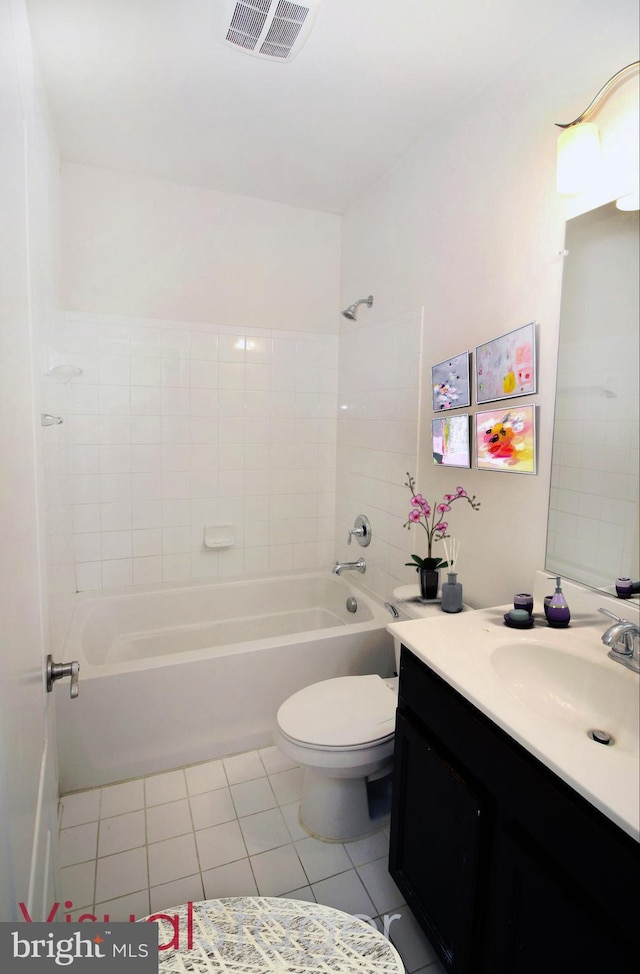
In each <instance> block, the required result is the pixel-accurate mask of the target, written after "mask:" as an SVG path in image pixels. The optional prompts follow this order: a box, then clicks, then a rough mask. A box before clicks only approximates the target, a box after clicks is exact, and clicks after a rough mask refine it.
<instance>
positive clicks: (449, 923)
mask: <svg viewBox="0 0 640 974" xmlns="http://www.w3.org/2000/svg"><path fill="white" fill-rule="evenodd" d="M481 812H482V808H481V804H480V801H479V799H478V797H477V796H476V795H475V794H474V792H473V789H472V788H471V787H470V785H469V783H468V781H466V780H465V776H464V773H463V772H462V771H461V770H459V769H457V768H454V767H452V766H451V764H450V763H449V762H448V761H447V760H446V759H445V758H444V757H443V756H442V754H441V753H438V751H437V750H436V747H435V746H434V744H433V743H432V742H431V741H430V740H429V739H428V738H427V737H425V736H424V734H423V732H422V731H421V730H419V729H418V728H417V727H416V726H415V725H414V724H412V723H411V722H410V721H408V720H407V719H406V718H405V717H404V716H403V715H402V714H398V716H397V721H396V742H395V752H394V773H393V808H392V814H391V846H390V858H389V869H390V872H391V875H392V876H393V878H394V879H395V881H396V883H397V884H398V886H399V888H400V890H401V891H402V892H403V893H404V895H405V897H406V900H407V903H408V904H409V906H410V907H411V909H412V911H413V913H414V914H415V916H416V918H417V919H418V921H419V923H420V924H421V926H422V927H423V929H424V930H425V932H426V934H427V936H428V937H429V939H430V941H431V943H432V944H433V946H434V948H435V949H436V950H437V951H438V953H439V954H440V957H441V959H442V961H443V963H444V965H445V967H446V969H447V970H448V971H451V972H455V974H462V972H467V971H469V972H470V971H472V970H473V967H472V959H473V955H474V937H473V931H474V914H473V903H474V899H475V897H476V887H477V880H478V876H477V872H478V836H479V829H480V827H481V823H480V817H481ZM476 970H477V968H476Z"/></svg>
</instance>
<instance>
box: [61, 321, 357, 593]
mask: <svg viewBox="0 0 640 974" xmlns="http://www.w3.org/2000/svg"><path fill="white" fill-rule="evenodd" d="M60 341H61V342H63V341H64V342H65V344H67V346H69V342H71V343H73V342H76V343H77V344H78V354H82V355H84V364H85V367H86V368H85V374H84V376H83V377H82V378H83V382H82V383H81V384H80V385H77V386H76V387H75V388H70V389H69V390H68V391H69V394H70V403H71V407H70V410H69V412H70V415H69V426H68V436H69V440H70V441H71V442H72V443H73V444H74V452H73V454H72V455H71V460H70V462H71V464H72V467H71V472H72V477H71V479H70V480H69V485H70V488H71V491H70V500H71V501H72V502H73V504H74V512H73V513H74V517H73V521H72V520H71V519H70V522H69V523H70V525H72V528H73V530H74V531H75V532H76V534H77V536H78V537H77V541H76V545H75V550H76V561H77V568H78V577H77V581H76V584H77V585H78V587H80V588H82V589H83V590H87V589H90V588H92V587H100V586H101V585H104V586H105V587H107V586H113V585H116V584H118V585H120V584H131V583H132V582H133V583H134V584H142V583H148V582H153V581H155V580H157V579H158V578H160V577H162V578H163V579H176V578H184V577H188V575H189V574H193V575H194V576H196V577H215V576H217V575H219V574H223V575H229V574H234V573H238V572H239V573H242V572H244V571H250V572H255V571H267V570H271V571H279V570H291V569H293V568H294V567H308V566H313V565H314V564H315V563H316V562H317V561H318V557H317V551H316V546H317V545H318V544H323V545H326V543H327V542H326V541H322V538H324V536H325V535H326V534H327V533H328V525H329V522H330V518H331V515H332V512H333V503H334V495H333V485H334V474H333V466H334V463H335V449H336V389H337V376H338V371H337V362H338V339H337V336H335V335H324V336H323V335H307V334H305V333H295V332H285V331H282V332H271V331H270V330H268V329H264V330H261V329H259V328H252V330H251V334H250V335H249V334H248V333H245V331H244V329H242V328H235V327H231V328H230V327H226V326H222V325H220V326H217V325H214V324H198V325H191V324H189V323H186V322H184V323H183V322H177V323H176V322H172V323H169V322H159V321H153V320H150V319H148V320H145V319H133V318H128V319H119V318H117V317H116V316H106V315H105V316H101V315H83V314H81V313H76V314H74V315H72V316H68V315H67V316H65V318H64V320H63V321H62V323H61V329H60ZM296 389H297V390H298V391H297V392H296ZM296 417H297V418H296ZM321 417H323V418H321ZM318 444H322V445H323V446H324V449H323V450H319V447H318ZM278 498H280V499H279V500H278ZM319 510H320V511H321V512H322V514H323V518H325V520H323V522H322V524H323V527H322V529H321V530H320V529H319V527H318V525H319V523H320V522H317V520H316V513H317V512H318V511H319ZM271 517H274V518H275V521H274V523H273V524H272V525H271V526H270V524H269V521H270V518H271ZM220 518H223V519H225V520H229V521H231V522H232V523H233V524H234V526H235V529H236V547H235V548H234V549H232V550H230V551H228V552H206V551H203V550H202V548H201V543H202V542H201V539H202V531H203V528H204V525H205V524H206V523H209V522H210V521H212V520H217V519H220ZM245 522H246V523H247V524H248V526H249V530H248V531H245ZM161 529H163V532H162V533H161ZM132 531H133V533H132ZM245 546H247V550H248V551H250V552H251V557H250V558H245ZM323 550H324V549H323ZM323 557H324V555H323ZM102 561H104V565H102V564H101V562H102Z"/></svg>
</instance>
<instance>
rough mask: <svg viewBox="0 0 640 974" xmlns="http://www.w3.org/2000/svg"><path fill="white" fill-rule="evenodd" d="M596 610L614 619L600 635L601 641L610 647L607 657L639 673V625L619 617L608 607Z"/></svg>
mask: <svg viewBox="0 0 640 974" xmlns="http://www.w3.org/2000/svg"><path fill="white" fill-rule="evenodd" d="M598 612H602V614H603V615H606V616H610V618H612V619H615V622H614V623H613V625H612V626H609V628H608V629H607V630H606V632H604V633H603V636H602V642H603V643H604V644H605V646H609V647H610V648H609V652H608V653H607V656H608V657H609V659H612V660H615V661H616V663H622V665H623V666H626V667H627V668H628V669H630V670H633V672H634V673H640V627H639V626H638V625H637V624H636V623H635V622H629V620H628V619H621V618H620V617H619V616H617V615H614V614H613V612H609V610H608V609H598Z"/></svg>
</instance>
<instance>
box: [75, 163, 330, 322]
mask: <svg viewBox="0 0 640 974" xmlns="http://www.w3.org/2000/svg"><path fill="white" fill-rule="evenodd" d="M62 186H63V287H62V291H63V294H62V296H63V307H65V308H66V309H67V310H68V311H88V312H94V313H95V312H98V313H102V314H118V315H133V316H135V317H137V318H161V319H171V320H173V321H208V322H215V323H216V324H224V325H239V326H242V327H245V326H247V325H251V326H253V327H260V328H278V329H283V328H287V329H293V330H294V331H316V332H317V331H321V332H332V331H337V327H338V326H337V316H336V311H337V305H338V296H339V295H338V287H339V262H340V218H339V217H337V216H335V215H333V214H329V213H319V212H316V211H312V210H304V209H300V208H297V207H293V206H285V205H283V204H280V203H270V202H267V201H265V200H256V199H249V198H248V197H243V196H233V195H230V194H228V193H218V192H214V191H213V190H206V189H202V188H198V187H194V186H179V185H177V184H175V183H169V182H164V181H162V180H157V179H147V178H144V177H140V176H134V175H131V174H128V173H120V172H112V171H110V170H106V169H94V168H91V167H88V166H79V165H73V164H70V163H66V164H65V165H64V166H63V178H62Z"/></svg>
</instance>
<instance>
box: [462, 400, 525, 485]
mask: <svg viewBox="0 0 640 974" xmlns="http://www.w3.org/2000/svg"><path fill="white" fill-rule="evenodd" d="M475 435H476V466H477V468H478V470H502V471H504V472H506V473H535V472H536V407H535V406H533V405H530V406H514V407H512V408H508V407H507V408H505V407H504V406H500V407H496V408H495V409H493V410H489V411H487V412H480V413H476V431H475Z"/></svg>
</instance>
